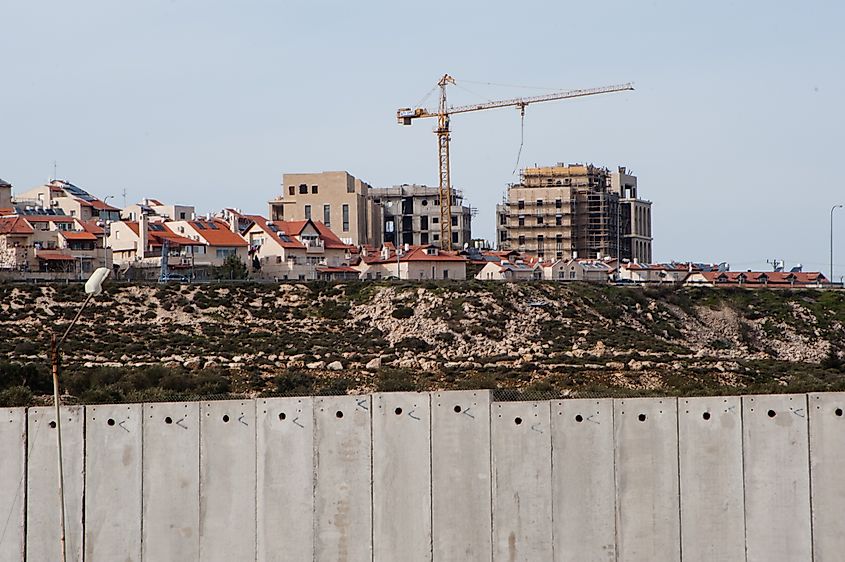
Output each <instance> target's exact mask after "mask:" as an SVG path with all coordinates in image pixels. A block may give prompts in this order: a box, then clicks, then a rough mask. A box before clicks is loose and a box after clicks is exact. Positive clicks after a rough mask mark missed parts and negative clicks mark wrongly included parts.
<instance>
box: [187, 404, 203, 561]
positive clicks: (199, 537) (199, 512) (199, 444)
mask: <svg viewBox="0 0 845 562" xmlns="http://www.w3.org/2000/svg"><path fill="white" fill-rule="evenodd" d="M189 410H190V408H189ZM196 410H197V560H202V530H203V529H202V494H203V489H202V425H203V423H202V414H203V411H202V402H199V403H198V404H197V408H196Z"/></svg>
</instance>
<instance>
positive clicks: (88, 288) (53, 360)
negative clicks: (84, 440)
mask: <svg viewBox="0 0 845 562" xmlns="http://www.w3.org/2000/svg"><path fill="white" fill-rule="evenodd" d="M109 273H111V270H109V269H108V268H106V267H98V268H97V269H95V270H94V273H92V274H91V277H89V278H88V281H86V283H85V293H86V294H87V296H86V297H85V301H84V302H83V303H82V306H80V307H79V310H78V311H77V312H76V316H74V317H73V320H72V321H71V323H70V325H69V326H68V327H67V328H66V329H65V333H64V334H63V335H62V337H61V338H59V339H58V341H57V340H56V332H55V331H54V332H53V333H52V335H51V336H50V365H51V367H52V371H53V407H54V408H55V410H56V458H57V461H58V470H59V504H60V510H61V538H60V542H61V545H62V562H65V560H66V559H67V553H66V548H65V475H64V467H63V463H62V416H61V411H60V408H59V350H60V349H61V347H62V344H63V343H64V342H65V340H66V339H67V336H68V334H70V331H71V329H73V326H74V325H75V324H76V322H77V321H78V320H79V317H80V316H82V311H83V310H85V307H86V306H87V305H88V303H89V302H90V301H91V299H92V298H93V297H94V296H95V295H99V294H100V293H101V292H102V290H103V282H104V281H105V280H106V278H107V277H108V276H109Z"/></svg>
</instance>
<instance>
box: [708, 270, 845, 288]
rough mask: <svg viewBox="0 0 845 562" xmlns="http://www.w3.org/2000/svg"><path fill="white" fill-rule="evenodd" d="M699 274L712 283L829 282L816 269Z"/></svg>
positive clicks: (799, 283)
mask: <svg viewBox="0 0 845 562" xmlns="http://www.w3.org/2000/svg"><path fill="white" fill-rule="evenodd" d="M700 275H701V276H702V277H704V279H706V280H707V281H708V282H710V283H714V284H739V282H740V279H741V278H742V283H743V284H744V285H764V284H768V285H815V284H818V283H829V281H828V280H827V278H826V277H825V276H824V275H823V274H822V273H820V272H818V271H799V272H795V273H792V272H789V271H703V272H700Z"/></svg>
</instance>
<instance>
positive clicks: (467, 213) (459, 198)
mask: <svg viewBox="0 0 845 562" xmlns="http://www.w3.org/2000/svg"><path fill="white" fill-rule="evenodd" d="M370 194H371V195H372V197H373V201H374V202H375V203H376V204H377V205H381V207H382V210H383V212H384V227H383V232H382V238H383V240H384V242H390V243H392V244H398V245H402V244H411V245H425V244H436V245H438V246H439V245H440V189H439V188H437V187H429V186H426V185H409V184H403V185H394V186H393V187H376V188H373V189H371V190H370ZM451 215H452V247H453V248H463V247H464V244H469V243H470V242H471V241H472V209H471V208H470V206H469V205H467V204H465V203H464V198H463V193H461V191H460V190H457V189H454V188H453V189H452V201H451Z"/></svg>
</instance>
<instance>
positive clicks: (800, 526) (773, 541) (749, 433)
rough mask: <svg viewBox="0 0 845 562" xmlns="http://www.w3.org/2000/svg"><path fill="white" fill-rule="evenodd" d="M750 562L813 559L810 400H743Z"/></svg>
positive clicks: (746, 509)
mask: <svg viewBox="0 0 845 562" xmlns="http://www.w3.org/2000/svg"><path fill="white" fill-rule="evenodd" d="M742 417H743V462H744V467H745V526H746V552H747V556H748V558H747V559H748V561H749V562H758V561H770V560H811V559H812V545H811V531H810V470H809V458H808V455H809V451H808V448H809V435H808V429H807V397H806V396H805V395H803V394H800V395H798V394H796V395H791V396H786V395H784V396H744V397H743V398H742Z"/></svg>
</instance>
